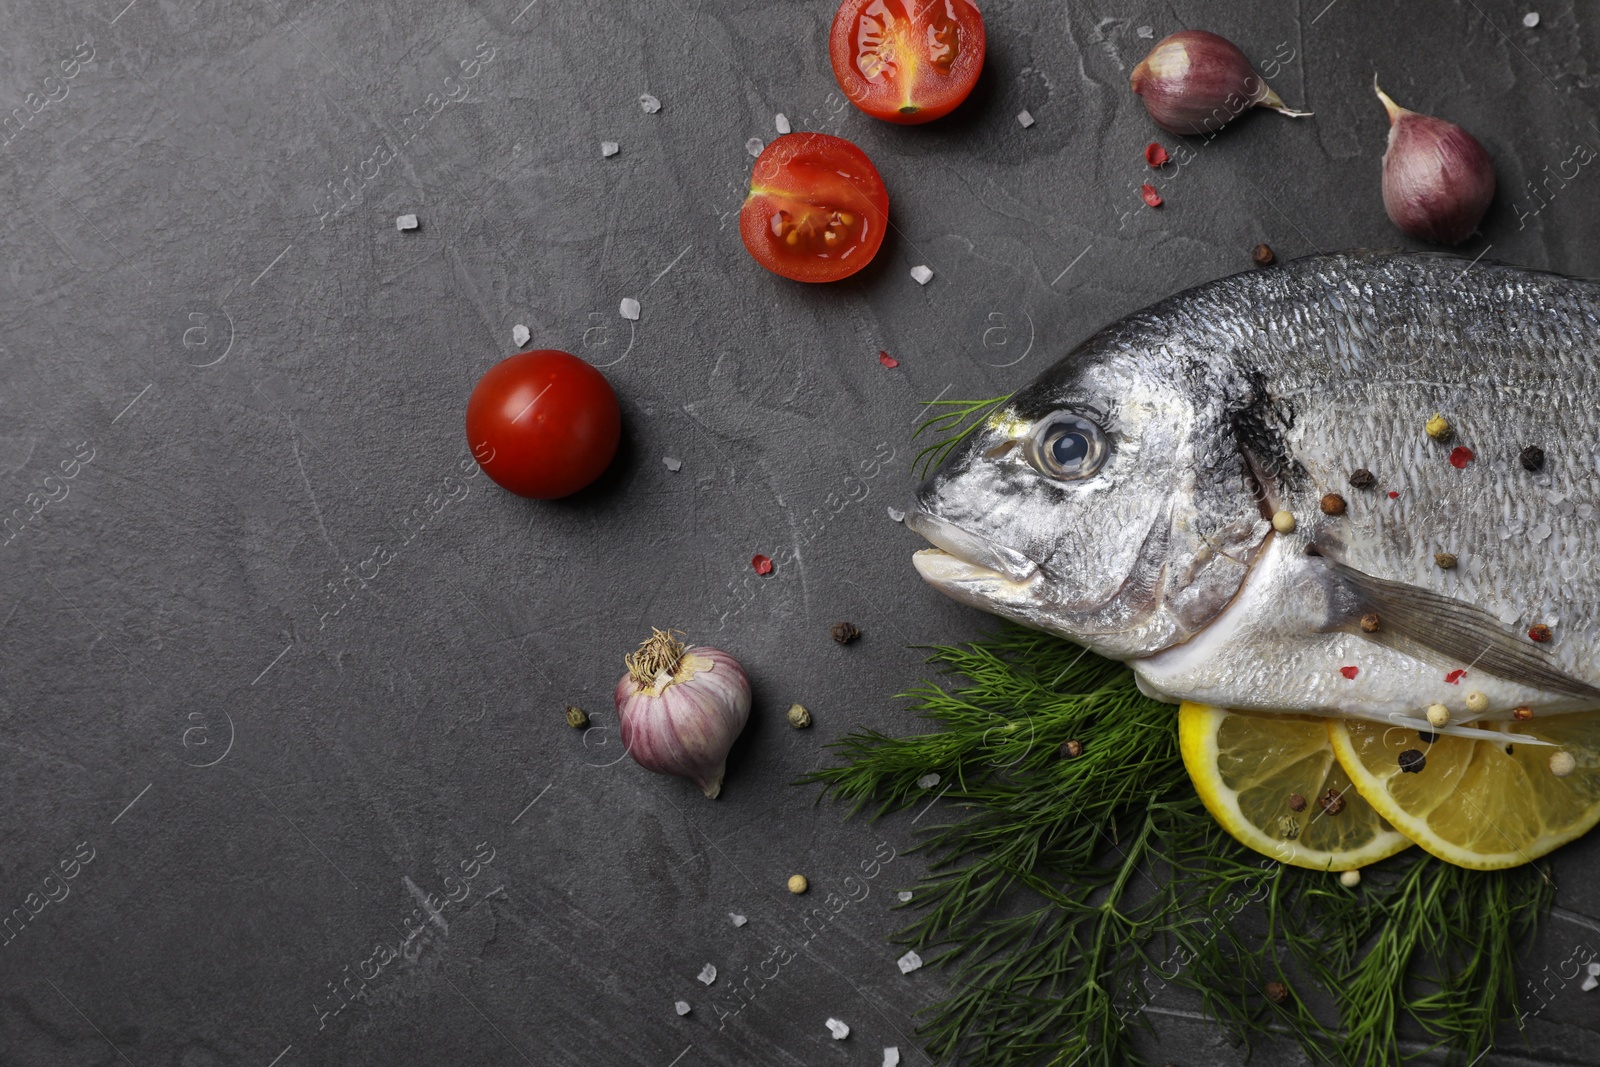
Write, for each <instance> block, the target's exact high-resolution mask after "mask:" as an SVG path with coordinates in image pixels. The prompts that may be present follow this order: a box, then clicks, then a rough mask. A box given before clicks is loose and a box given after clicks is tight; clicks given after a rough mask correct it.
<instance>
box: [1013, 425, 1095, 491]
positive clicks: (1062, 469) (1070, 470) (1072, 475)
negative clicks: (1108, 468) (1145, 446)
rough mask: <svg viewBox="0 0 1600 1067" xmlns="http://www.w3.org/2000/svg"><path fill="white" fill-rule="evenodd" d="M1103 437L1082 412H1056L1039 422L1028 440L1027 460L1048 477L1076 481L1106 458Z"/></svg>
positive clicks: (1088, 474)
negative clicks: (1077, 413)
mask: <svg viewBox="0 0 1600 1067" xmlns="http://www.w3.org/2000/svg"><path fill="white" fill-rule="evenodd" d="M1106 452H1107V449H1106V436H1105V434H1104V433H1102V432H1101V430H1100V427H1098V426H1096V425H1095V424H1094V423H1092V422H1090V421H1089V420H1088V419H1086V418H1084V417H1083V416H1081V415H1074V414H1072V413H1071V412H1067V411H1058V412H1056V413H1055V414H1053V415H1050V416H1048V417H1047V418H1045V419H1043V420H1041V421H1040V423H1039V427H1038V429H1036V430H1035V431H1034V432H1033V435H1032V437H1031V438H1030V439H1029V442H1028V449H1027V456H1028V463H1029V464H1031V465H1032V466H1033V468H1034V470H1037V471H1038V472H1039V473H1040V474H1043V475H1044V476H1045V477H1047V478H1054V479H1056V480H1058V481H1076V480H1077V479H1080V478H1087V477H1089V476H1090V475H1092V474H1094V473H1095V472H1096V471H1098V470H1099V469H1100V467H1101V465H1102V464H1103V463H1105V460H1106Z"/></svg>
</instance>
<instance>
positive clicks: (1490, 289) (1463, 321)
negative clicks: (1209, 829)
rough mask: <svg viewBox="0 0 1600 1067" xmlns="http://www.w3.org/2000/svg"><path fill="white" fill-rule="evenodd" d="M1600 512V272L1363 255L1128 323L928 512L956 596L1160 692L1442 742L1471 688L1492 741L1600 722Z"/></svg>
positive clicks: (941, 576) (996, 438)
mask: <svg viewBox="0 0 1600 1067" xmlns="http://www.w3.org/2000/svg"><path fill="white" fill-rule="evenodd" d="M1436 414H1437V415H1442V416H1443V417H1444V419H1445V420H1446V421H1447V422H1448V423H1449V426H1450V428H1451V430H1452V431H1453V432H1452V435H1451V436H1450V437H1449V439H1447V440H1442V441H1441V440H1436V439H1434V438H1432V437H1430V436H1429V435H1428V434H1427V433H1426V432H1425V426H1426V425H1427V423H1428V422H1429V420H1430V419H1431V418H1433V416H1435V415H1436ZM1435 429H1436V430H1437V426H1436V427H1435ZM1535 450H1538V451H1542V454H1543V458H1542V461H1539V457H1538V456H1537V455H1536V454H1535ZM1358 471H1367V472H1370V475H1371V477H1370V485H1366V484H1364V483H1366V482H1367V481H1368V479H1367V478H1366V477H1363V476H1362V475H1359V474H1357V473H1356V472H1358ZM1353 476H1354V477H1353ZM1328 494H1336V495H1337V497H1338V498H1342V504H1343V506H1342V510H1341V506H1340V500H1339V499H1328V500H1326V501H1325V500H1324V498H1325V497H1326V496H1328ZM1324 505H1326V506H1324ZM1597 508H1600V283H1596V282H1589V281H1580V280H1576V279H1571V278H1565V277H1561V276H1558V275H1555V274H1548V273H1540V272H1536V271H1528V270H1519V269H1515V268H1512V267H1506V266H1499V265H1495V264H1492V263H1486V262H1478V263H1476V264H1469V262H1468V261H1466V260H1463V259H1457V258H1453V257H1448V256H1441V255H1430V254H1402V253H1373V252H1353V253H1346V254H1340V255H1329V256H1315V257H1311V258H1307V259H1302V260H1298V261H1296V262H1293V263H1290V264H1287V265H1285V266H1283V267H1279V268H1275V269H1271V270H1255V271H1250V272H1248V273H1244V274H1238V275H1234V276H1233V277H1229V278H1223V279H1221V280H1220V281H1216V282H1212V283H1210V284H1208V285H1202V286H1199V287H1197V288H1194V289H1190V290H1188V291H1187V292H1183V293H1180V294H1178V295H1177V296H1174V297H1171V298H1169V299H1167V300H1164V301H1162V302H1160V303H1159V304H1156V305H1155V306H1153V307H1150V308H1148V309H1146V310H1144V311H1141V312H1139V313H1137V314H1134V315H1131V316H1129V317H1128V318H1126V319H1123V320H1122V321H1120V322H1118V323H1116V324H1114V325H1112V326H1110V327H1108V328H1107V329H1105V330H1103V331H1102V332H1100V333H1099V334H1097V335H1096V336H1094V337H1092V338H1091V339H1089V340H1088V341H1086V342H1085V343H1083V344H1082V345H1080V346H1079V347H1078V348H1077V349H1076V350H1075V351H1073V352H1072V353H1071V354H1070V355H1068V356H1067V357H1066V358H1065V359H1063V360H1061V362H1059V363H1057V364H1056V365H1055V366H1054V367H1052V368H1050V369H1049V370H1048V371H1046V372H1045V373H1044V374H1043V375H1042V376H1041V377H1040V378H1038V379H1037V380H1036V381H1035V382H1033V383H1032V384H1031V385H1029V386H1028V387H1027V388H1026V389H1024V390H1022V391H1021V392H1020V393H1018V394H1016V396H1014V397H1013V398H1011V400H1010V401H1008V402H1007V403H1005V404H1003V405H1001V407H1000V408H998V409H997V410H996V411H995V412H994V413H993V414H991V415H990V416H988V417H987V418H986V419H985V420H984V422H983V423H982V425H980V426H979V427H978V428H977V429H976V430H975V431H974V432H973V433H971V434H970V435H969V436H968V437H967V438H966V439H965V440H964V441H963V442H962V443H961V444H960V445H958V446H957V447H956V449H955V450H954V451H952V453H951V454H950V456H949V458H948V459H947V461H946V462H945V463H944V465H943V466H942V467H941V468H940V470H939V471H938V472H937V473H936V474H935V475H934V476H933V477H931V478H929V479H928V480H927V481H926V482H924V483H923V485H922V486H921V488H920V489H919V490H918V493H917V498H916V502H915V508H914V510H913V511H912V513H911V514H909V515H908V516H907V519H906V525H907V526H909V527H911V528H912V529H913V530H915V531H916V532H917V533H919V534H921V535H922V536H923V537H924V538H926V539H927V540H928V541H930V542H932V543H933V544H934V545H936V546H937V547H936V548H933V549H927V550H924V551H922V552H919V553H917V554H916V556H915V557H914V559H915V563H916V567H917V570H918V571H919V572H920V573H921V574H922V576H923V578H925V579H926V580H927V581H928V582H929V583H931V584H932V585H933V586H935V587H936V588H938V589H939V590H941V591H943V592H944V593H946V594H947V595H949V596H951V597H954V598H955V599H956V600H959V601H962V602H963V603H967V604H971V605H973V606H974V607H978V608H981V609H983V610H985V611H988V612H992V613H994V614H996V615H1000V616H1003V617H1005V618H1008V619H1014V620H1016V621H1017V622H1020V623H1023V624H1024V625H1027V626H1031V627H1035V628H1037V629H1041V630H1047V631H1049V632H1051V633H1055V634H1059V635H1061V636H1062V637H1066V638H1068V639H1070V640H1072V641H1075V642H1078V643H1080V644H1083V645H1086V646H1088V647H1089V648H1091V649H1093V650H1094V651H1096V652H1099V653H1101V654H1102V655H1106V656H1110V657H1112V658H1114V659H1120V660H1125V661H1127V662H1128V664H1129V665H1130V666H1131V667H1132V668H1133V670H1134V672H1135V674H1136V676H1137V678H1138V681H1139V685H1140V687H1141V688H1142V689H1143V690H1144V691H1145V692H1146V693H1148V694H1149V695H1151V696H1153V697H1156V698H1158V699H1161V700H1167V701H1178V700H1194V701H1199V702H1202V703H1206V704H1213V705H1218V706H1222V707H1227V708H1235V709H1244V710H1257V711H1280V712H1298V713H1309V714H1315V715H1325V716H1349V717H1359V718H1368V719H1377V720H1387V721H1392V722H1395V723H1398V724H1402V725H1405V726H1407V727H1410V728H1421V729H1428V728H1429V727H1428V726H1427V723H1426V720H1425V719H1423V718H1422V716H1423V714H1424V709H1426V708H1427V707H1428V705H1430V704H1434V703H1442V704H1444V705H1445V706H1446V707H1447V708H1449V709H1450V711H1451V714H1452V719H1453V722H1454V723H1455V724H1458V725H1455V726H1452V727H1450V728H1448V729H1447V730H1446V731H1445V732H1449V733H1463V734H1470V735H1477V734H1481V733H1482V732H1483V731H1481V730H1473V729H1471V728H1470V727H1468V728H1463V725H1461V724H1467V723H1470V722H1471V721H1473V720H1475V719H1483V718H1492V719H1505V718H1511V717H1513V714H1514V713H1515V712H1516V709H1519V708H1526V709H1528V710H1529V711H1531V712H1532V713H1533V714H1535V715H1548V714H1555V713H1560V712H1571V711H1579V710H1590V709H1595V708H1600V655H1597V653H1600V515H1597V513H1596V509H1597ZM1279 512H1288V513H1289V515H1291V516H1293V520H1294V524H1293V529H1292V531H1290V532H1281V531H1280V530H1275V529H1274V524H1273V522H1272V519H1273V517H1274V516H1275V515H1277V513H1279ZM1330 512H1331V513H1330ZM1279 525H1280V526H1287V525H1288V524H1287V523H1285V522H1283V521H1282V518H1281V517H1280V519H1279ZM1436 553H1448V554H1450V555H1453V556H1455V557H1456V560H1457V563H1456V565H1455V566H1454V567H1453V568H1451V569H1446V568H1445V567H1442V566H1441V565H1440V563H1439V562H1437V561H1436V559H1435V554H1436ZM1445 562H1446V563H1448V562H1449V561H1448V560H1446V561H1445ZM1545 627H1548V639H1546V640H1538V639H1537V638H1545V637H1546V630H1545V629H1544V628H1545ZM1469 693H1481V694H1483V696H1484V697H1486V698H1487V707H1486V708H1484V709H1483V710H1481V711H1480V710H1475V708H1474V709H1469V707H1468V701H1467V697H1468V694H1469ZM1472 703H1473V705H1474V706H1476V705H1479V704H1481V703H1482V702H1481V701H1480V700H1478V699H1474V701H1473V702H1472ZM1522 714H1524V715H1525V714H1526V712H1523V713H1522Z"/></svg>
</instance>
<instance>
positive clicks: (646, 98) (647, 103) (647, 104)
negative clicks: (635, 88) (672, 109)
mask: <svg viewBox="0 0 1600 1067" xmlns="http://www.w3.org/2000/svg"><path fill="white" fill-rule="evenodd" d="M639 106H640V107H642V108H644V113H645V114H646V115H654V114H655V113H656V112H657V111H660V110H661V101H659V100H657V99H656V98H655V97H653V96H651V95H650V94H649V93H640V94H639Z"/></svg>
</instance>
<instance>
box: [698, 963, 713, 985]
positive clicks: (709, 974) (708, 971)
mask: <svg viewBox="0 0 1600 1067" xmlns="http://www.w3.org/2000/svg"><path fill="white" fill-rule="evenodd" d="M695 977H696V978H698V979H700V981H702V982H704V983H705V984H706V985H710V984H711V983H712V982H715V981H716V980H717V968H716V967H715V966H714V965H712V964H709V963H708V964H706V965H705V966H704V967H702V968H700V973H699V974H697V975H695Z"/></svg>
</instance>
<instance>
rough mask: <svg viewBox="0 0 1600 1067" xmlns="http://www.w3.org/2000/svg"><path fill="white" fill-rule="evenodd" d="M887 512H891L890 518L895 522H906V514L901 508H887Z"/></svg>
mask: <svg viewBox="0 0 1600 1067" xmlns="http://www.w3.org/2000/svg"><path fill="white" fill-rule="evenodd" d="M885 510H887V511H888V512H889V518H891V519H893V520H894V521H895V522H905V521H906V513H905V512H903V511H901V510H900V509H899V508H887V509H885Z"/></svg>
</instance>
